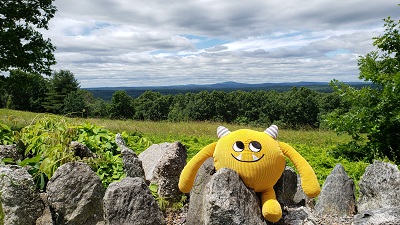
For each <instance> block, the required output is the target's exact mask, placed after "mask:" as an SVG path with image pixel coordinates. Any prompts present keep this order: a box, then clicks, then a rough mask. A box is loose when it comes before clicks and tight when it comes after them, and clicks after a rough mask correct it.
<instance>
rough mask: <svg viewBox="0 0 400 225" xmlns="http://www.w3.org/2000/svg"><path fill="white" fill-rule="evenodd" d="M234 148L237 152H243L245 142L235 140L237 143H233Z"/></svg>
mask: <svg viewBox="0 0 400 225" xmlns="http://www.w3.org/2000/svg"><path fill="white" fill-rule="evenodd" d="M233 150H234V151H235V152H241V151H243V150H244V144H243V142H241V141H237V142H235V144H233Z"/></svg>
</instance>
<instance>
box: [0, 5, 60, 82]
mask: <svg viewBox="0 0 400 225" xmlns="http://www.w3.org/2000/svg"><path fill="white" fill-rule="evenodd" d="M52 2H53V0H2V1H1V3H0V71H9V70H12V69H15V68H18V69H21V70H22V71H26V72H34V73H38V74H48V75H50V74H51V70H50V66H51V65H53V64H55V58H54V55H53V52H54V50H55V47H54V46H53V45H52V44H51V42H50V39H47V40H45V39H44V38H43V36H42V34H41V33H40V32H39V29H46V30H47V29H48V22H49V20H50V19H51V18H53V17H54V14H55V12H56V11H57V9H56V7H55V6H53V5H52Z"/></svg>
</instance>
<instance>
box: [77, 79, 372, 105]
mask: <svg viewBox="0 0 400 225" xmlns="http://www.w3.org/2000/svg"><path fill="white" fill-rule="evenodd" d="M346 84H348V85H351V86H353V87H363V86H371V83H365V82H346ZM293 87H298V88H299V87H307V88H309V89H312V90H315V91H318V92H332V91H333V90H332V88H331V87H330V86H329V83H328V82H287V83H261V84H246V83H238V82H223V83H216V84H206V85H198V84H188V85H172V86H151V87H98V88H84V89H85V90H88V91H90V92H92V93H93V95H94V96H95V97H98V98H102V99H104V100H107V101H108V100H111V98H112V95H113V94H114V92H115V91H117V90H124V91H126V92H127V94H128V95H130V96H132V97H133V98H137V97H138V96H140V95H141V94H143V93H144V92H145V91H154V92H160V93H161V94H165V95H166V94H179V93H182V94H185V93H188V92H192V93H198V92H201V91H214V90H216V91H225V92H231V91H237V90H242V91H257V90H264V91H271V90H275V91H279V92H284V91H290V90H291V89H292V88H293Z"/></svg>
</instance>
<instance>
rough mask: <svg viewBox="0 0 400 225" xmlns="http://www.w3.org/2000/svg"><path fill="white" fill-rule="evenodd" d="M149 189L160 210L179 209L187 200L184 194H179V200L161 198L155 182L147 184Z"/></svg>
mask: <svg viewBox="0 0 400 225" xmlns="http://www.w3.org/2000/svg"><path fill="white" fill-rule="evenodd" d="M149 189H150V192H151V194H152V195H153V197H154V199H155V200H156V201H157V203H158V206H159V207H160V209H161V210H162V211H164V212H165V211H168V210H172V211H178V210H180V209H181V208H182V207H183V206H184V205H185V203H186V201H187V196H186V195H185V194H182V195H181V198H180V199H179V201H176V200H173V199H168V198H163V197H160V196H159V195H158V186H157V184H154V183H151V184H150V185H149Z"/></svg>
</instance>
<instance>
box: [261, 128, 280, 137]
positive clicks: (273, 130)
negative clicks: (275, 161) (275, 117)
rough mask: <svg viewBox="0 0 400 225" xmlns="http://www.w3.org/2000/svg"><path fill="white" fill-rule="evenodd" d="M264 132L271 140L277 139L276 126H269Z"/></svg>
mask: <svg viewBox="0 0 400 225" xmlns="http://www.w3.org/2000/svg"><path fill="white" fill-rule="evenodd" d="M264 132H265V133H267V134H268V135H269V136H271V137H272V138H273V139H276V137H278V126H276V125H271V126H270V127H268V128H267V129H265V130H264Z"/></svg>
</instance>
